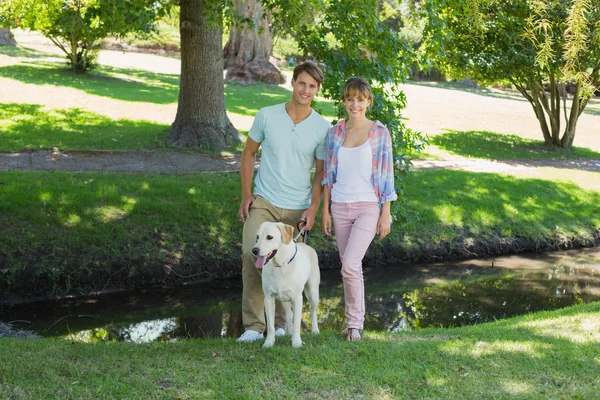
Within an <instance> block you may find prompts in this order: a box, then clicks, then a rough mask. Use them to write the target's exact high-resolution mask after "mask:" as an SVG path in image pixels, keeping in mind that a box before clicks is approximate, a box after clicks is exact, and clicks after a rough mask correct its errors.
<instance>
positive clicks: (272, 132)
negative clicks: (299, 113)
mask: <svg viewBox="0 0 600 400" xmlns="http://www.w3.org/2000/svg"><path fill="white" fill-rule="evenodd" d="M330 127H331V124H330V123H329V122H328V121H327V120H326V119H324V118H323V117H321V116H320V115H319V114H318V113H317V112H316V111H314V110H313V111H312V113H311V114H310V115H309V116H308V117H307V118H306V119H305V120H303V121H302V122H300V123H298V124H296V125H294V122H293V121H292V119H291V118H290V116H289V115H288V113H287V111H286V110H285V104H278V105H276V106H271V107H265V108H263V109H261V110H260V111H259V112H258V113H257V114H256V117H255V118H254V123H253V124H252V128H251V129H250V132H248V136H249V137H250V138H252V139H253V140H254V141H255V142H258V143H261V147H262V155H261V159H260V167H259V168H258V174H257V175H256V179H255V181H254V183H255V187H254V194H255V195H258V196H261V197H264V198H265V199H267V200H268V201H269V202H270V203H271V204H273V205H274V206H276V207H280V208H286V209H288V210H302V209H306V208H308V207H309V206H310V201H311V194H312V180H311V169H312V167H313V165H314V163H315V159H319V160H323V159H324V158H325V138H326V137H327V131H328V130H329V128H330Z"/></svg>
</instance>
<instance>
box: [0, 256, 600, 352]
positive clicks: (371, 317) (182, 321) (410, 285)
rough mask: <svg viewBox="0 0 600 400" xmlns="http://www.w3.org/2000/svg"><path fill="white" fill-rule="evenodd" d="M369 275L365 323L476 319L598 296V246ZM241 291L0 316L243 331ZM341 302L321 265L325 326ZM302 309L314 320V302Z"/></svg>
mask: <svg viewBox="0 0 600 400" xmlns="http://www.w3.org/2000/svg"><path fill="white" fill-rule="evenodd" d="M365 275H366V295H367V296H366V310H367V315H366V321H365V329H368V330H387V331H401V330H406V329H421V328H427V327H451V326H462V325H470V324H477V323H483V322H487V321H493V320H497V319H502V318H507V317H510V316H514V315H520V314H525V313H529V312H534V311H540V310H551V309H556V308H562V307H565V306H568V305H572V304H579V303H584V302H589V301H598V300H600V250H594V249H592V250H583V251H578V252H563V253H552V254H546V255H535V256H532V257H530V258H523V257H514V256H513V257H505V258H496V259H493V260H491V259H488V260H471V261H463V262H457V263H452V264H450V263H443V264H428V265H414V266H410V267H407V266H402V267H399V268H390V269H386V270H385V271H384V270H378V271H367V272H366V274H365ZM236 285H239V284H238V283H236ZM240 296H241V288H240V287H239V286H231V285H226V284H220V286H206V285H205V286H184V287H180V288H176V289H170V290H161V289H148V290H144V291H140V292H134V293H120V294H114V295H105V296H98V297H94V298H85V299H67V300H63V301H60V302H48V303H40V304H27V305H20V306H14V307H10V308H4V309H0V321H3V322H9V323H11V325H12V326H13V327H15V328H19V327H22V328H26V329H28V330H31V331H34V332H36V333H38V334H40V335H42V336H50V337H62V338H66V339H69V340H73V341H81V342H103V341H127V342H134V343H144V342H151V341H169V340H177V339H180V338H214V337H237V336H239V335H240V334H241V333H242V331H243V326H242V318H241V298H240ZM343 308H344V304H343V291H342V286H341V278H340V277H339V272H337V271H324V273H323V282H322V285H321V302H320V305H319V310H318V316H319V323H320V327H321V329H333V330H341V329H343V327H344V313H343ZM304 313H305V315H304V318H303V321H306V322H308V321H309V314H308V313H309V307H308V304H305V309H304ZM20 324H23V326H20ZM306 328H307V329H308V328H310V327H309V326H306Z"/></svg>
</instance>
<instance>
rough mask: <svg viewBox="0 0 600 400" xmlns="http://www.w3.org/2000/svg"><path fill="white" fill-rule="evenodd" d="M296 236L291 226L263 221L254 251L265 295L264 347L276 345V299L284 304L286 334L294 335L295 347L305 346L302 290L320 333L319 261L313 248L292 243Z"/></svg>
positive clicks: (315, 331) (313, 328)
mask: <svg viewBox="0 0 600 400" xmlns="http://www.w3.org/2000/svg"><path fill="white" fill-rule="evenodd" d="M293 234H294V228H293V227H292V226H290V225H286V224H282V223H280V222H263V223H262V224H261V226H260V227H259V228H258V232H257V234H256V245H255V246H254V248H253V249H252V253H253V254H254V255H255V256H257V259H256V268H259V269H262V286H263V291H264V293H265V314H266V316H267V339H266V340H265V343H264V344H263V347H271V346H273V345H274V344H275V299H277V300H279V301H281V302H282V304H283V308H284V312H285V320H286V333H288V334H290V333H291V334H292V347H301V346H302V340H301V339H300V322H301V318H302V290H304V294H305V295H306V298H307V299H308V301H309V302H310V322H311V326H312V333H319V327H318V324H317V305H318V304H319V282H320V280H321V274H320V272H319V260H318V258H317V253H316V252H315V250H314V249H313V248H312V247H309V246H307V245H305V244H304V243H296V241H294V240H292V237H293ZM292 316H293V322H292ZM290 331H291V332H290Z"/></svg>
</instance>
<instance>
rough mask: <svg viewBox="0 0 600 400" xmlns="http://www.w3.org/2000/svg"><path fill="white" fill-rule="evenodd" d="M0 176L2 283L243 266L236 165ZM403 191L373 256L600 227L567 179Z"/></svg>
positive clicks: (375, 260)
mask: <svg viewBox="0 0 600 400" xmlns="http://www.w3.org/2000/svg"><path fill="white" fill-rule="evenodd" d="M0 187H1V188H2V190H1V191H0V225H1V226H3V227H4V228H3V229H2V231H0V262H1V263H2V264H3V265H5V266H6V267H7V268H6V269H4V270H2V271H1V272H0V273H1V275H0V276H1V278H2V280H1V281H0V287H2V290H11V291H20V290H25V289H27V290H30V294H34V293H33V292H34V291H36V292H37V293H44V292H46V291H47V292H51V293H55V294H61V293H62V294H64V293H65V292H66V291H69V290H75V291H82V292H89V291H92V290H100V289H102V288H103V287H105V286H106V285H109V286H114V285H117V286H118V285H121V286H119V287H134V286H143V285H150V284H157V283H178V282H182V281H184V280H182V279H179V278H178V277H177V276H176V275H175V274H171V273H170V272H169V270H168V269H165V268H166V267H165V265H168V266H170V267H171V268H173V269H174V270H175V271H176V273H177V274H179V275H183V276H187V275H195V274H198V275H197V276H200V277H212V276H231V275H236V274H238V273H239V268H240V263H239V256H240V238H241V236H242V232H241V229H242V223H241V221H240V220H239V217H237V209H238V207H239V193H240V184H239V175H238V174H227V173H219V174H191V175H182V176H159V175H135V174H74V173H58V172H55V173H42V172H40V173H38V172H18V171H12V172H0ZM406 191H407V193H408V196H409V200H408V202H407V208H408V211H409V213H410V214H411V215H416V218H415V219H413V221H412V222H410V223H408V224H406V225H401V224H396V225H395V226H394V228H393V229H392V233H391V235H390V237H389V238H388V239H386V240H385V241H383V242H379V241H378V240H376V241H375V245H373V246H372V248H371V250H370V252H369V254H368V256H367V263H368V265H369V264H370V265H378V264H379V265H388V264H395V263H397V262H398V261H399V260H401V259H403V258H406V257H407V255H409V256H410V257H408V258H411V257H414V256H419V257H423V256H425V255H427V254H430V251H433V250H436V249H437V250H439V249H450V250H452V249H456V251H461V249H462V246H464V244H465V243H469V242H471V241H483V242H485V243H487V246H491V247H494V246H498V243H499V241H500V240H502V241H503V243H504V246H505V247H506V246H509V245H510V243H511V241H518V240H520V239H523V238H526V239H528V240H530V241H531V242H530V243H529V244H528V246H529V247H531V246H533V245H535V246H538V247H539V248H546V247H551V248H552V247H554V248H562V247H563V246H565V245H566V244H569V243H579V244H588V245H590V244H593V243H594V235H595V232H596V231H597V230H598V229H600V206H599V204H600V193H599V192H596V191H587V190H584V189H581V188H580V187H578V186H577V185H575V184H573V183H569V182H560V181H550V180H544V179H519V178H516V177H513V176H501V175H497V174H484V173H472V172H465V171H416V172H414V173H413V174H412V175H411V176H410V178H408V180H407V187H406ZM311 245H312V246H314V247H315V248H316V249H317V250H318V251H319V252H320V255H321V256H322V259H323V268H332V267H334V266H336V265H337V262H338V257H337V252H336V248H335V244H334V242H333V241H332V240H331V239H328V238H325V237H324V236H323V235H322V234H320V232H319V227H318V226H317V227H316V229H315V232H314V234H313V235H311ZM424 248H428V249H429V250H427V251H424V250H423V249H424ZM207 260H210V262H208V261H207ZM192 280H193V279H192ZM34 287H35V290H34V289H33V288H34Z"/></svg>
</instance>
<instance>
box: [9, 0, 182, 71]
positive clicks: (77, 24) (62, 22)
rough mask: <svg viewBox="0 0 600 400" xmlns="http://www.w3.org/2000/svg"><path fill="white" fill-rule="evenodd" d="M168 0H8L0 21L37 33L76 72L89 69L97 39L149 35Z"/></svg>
mask: <svg viewBox="0 0 600 400" xmlns="http://www.w3.org/2000/svg"><path fill="white" fill-rule="evenodd" d="M169 7H170V5H169V1H168V0H129V1H119V0H69V1H64V0H33V1H31V0H10V1H8V2H7V3H6V4H5V5H4V6H3V7H2V8H0V21H11V23H12V24H14V26H18V27H22V28H27V29H32V30H36V31H39V32H41V33H42V34H43V35H44V36H46V37H47V38H49V39H50V40H51V41H52V42H53V43H54V44H55V45H56V46H57V47H59V48H60V49H61V50H62V51H63V52H64V53H65V54H66V55H67V59H68V62H69V63H70V64H71V67H72V69H73V70H74V71H76V72H85V71H86V70H87V69H88V68H90V67H92V66H93V64H94V61H95V58H96V52H97V49H98V45H99V42H100V40H101V39H103V38H105V37H107V36H115V37H117V38H121V37H124V36H125V35H126V34H127V33H130V32H150V31H152V30H154V29H155V23H156V20H157V18H158V17H160V16H162V15H164V14H165V13H166V12H167V11H168V9H169Z"/></svg>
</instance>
